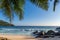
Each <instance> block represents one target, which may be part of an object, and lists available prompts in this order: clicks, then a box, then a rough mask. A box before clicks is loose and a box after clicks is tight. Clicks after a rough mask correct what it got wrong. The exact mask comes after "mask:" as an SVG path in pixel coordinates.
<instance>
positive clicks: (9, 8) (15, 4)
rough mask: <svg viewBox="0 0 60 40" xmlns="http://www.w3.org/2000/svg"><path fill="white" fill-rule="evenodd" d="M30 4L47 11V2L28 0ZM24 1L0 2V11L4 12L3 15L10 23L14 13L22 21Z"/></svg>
mask: <svg viewBox="0 0 60 40" xmlns="http://www.w3.org/2000/svg"><path fill="white" fill-rule="evenodd" d="M30 1H31V2H32V3H34V4H36V5H37V6H39V7H41V8H43V9H45V10H48V0H30ZM24 3H25V0H0V9H1V10H3V11H4V15H5V16H6V17H8V18H9V19H10V23H11V22H12V19H13V18H14V13H13V12H15V14H16V15H17V16H18V17H19V19H20V20H21V19H23V5H24Z"/></svg>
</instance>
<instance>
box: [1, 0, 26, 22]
mask: <svg viewBox="0 0 60 40" xmlns="http://www.w3.org/2000/svg"><path fill="white" fill-rule="evenodd" d="M24 3H25V0H0V9H2V10H3V11H4V15H5V16H6V17H7V18H9V19H10V22H11V21H12V19H13V18H14V16H13V15H14V13H13V12H15V14H16V15H17V16H18V17H19V19H20V20H21V19H23V5H24Z"/></svg>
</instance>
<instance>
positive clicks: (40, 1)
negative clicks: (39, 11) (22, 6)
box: [31, 0, 48, 10]
mask: <svg viewBox="0 0 60 40" xmlns="http://www.w3.org/2000/svg"><path fill="white" fill-rule="evenodd" d="M31 2H32V3H33V4H35V5H37V6H38V7H41V8H43V9H45V10H48V0H31Z"/></svg>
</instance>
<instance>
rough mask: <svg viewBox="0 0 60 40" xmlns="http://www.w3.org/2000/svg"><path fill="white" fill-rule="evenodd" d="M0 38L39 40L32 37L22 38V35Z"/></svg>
mask: <svg viewBox="0 0 60 40" xmlns="http://www.w3.org/2000/svg"><path fill="white" fill-rule="evenodd" d="M0 37H3V38H7V39H9V40H37V39H36V38H34V37H31V36H21V35H0Z"/></svg>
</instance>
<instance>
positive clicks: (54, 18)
mask: <svg viewBox="0 0 60 40" xmlns="http://www.w3.org/2000/svg"><path fill="white" fill-rule="evenodd" d="M59 7H60V4H58V5H57V6H56V10H55V12H54V11H53V2H51V3H50V4H49V10H48V11H46V10H43V9H42V8H40V7H37V6H36V5H34V4H32V3H31V2H29V1H28V0H26V3H25V5H24V19H23V20H19V19H18V17H17V16H15V17H14V20H13V22H12V24H14V25H16V26H60V8H59ZM2 13H3V12H2V11H1V10H0V20H4V21H7V22H9V20H8V19H7V18H6V17H5V16H4V15H3V14H2Z"/></svg>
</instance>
